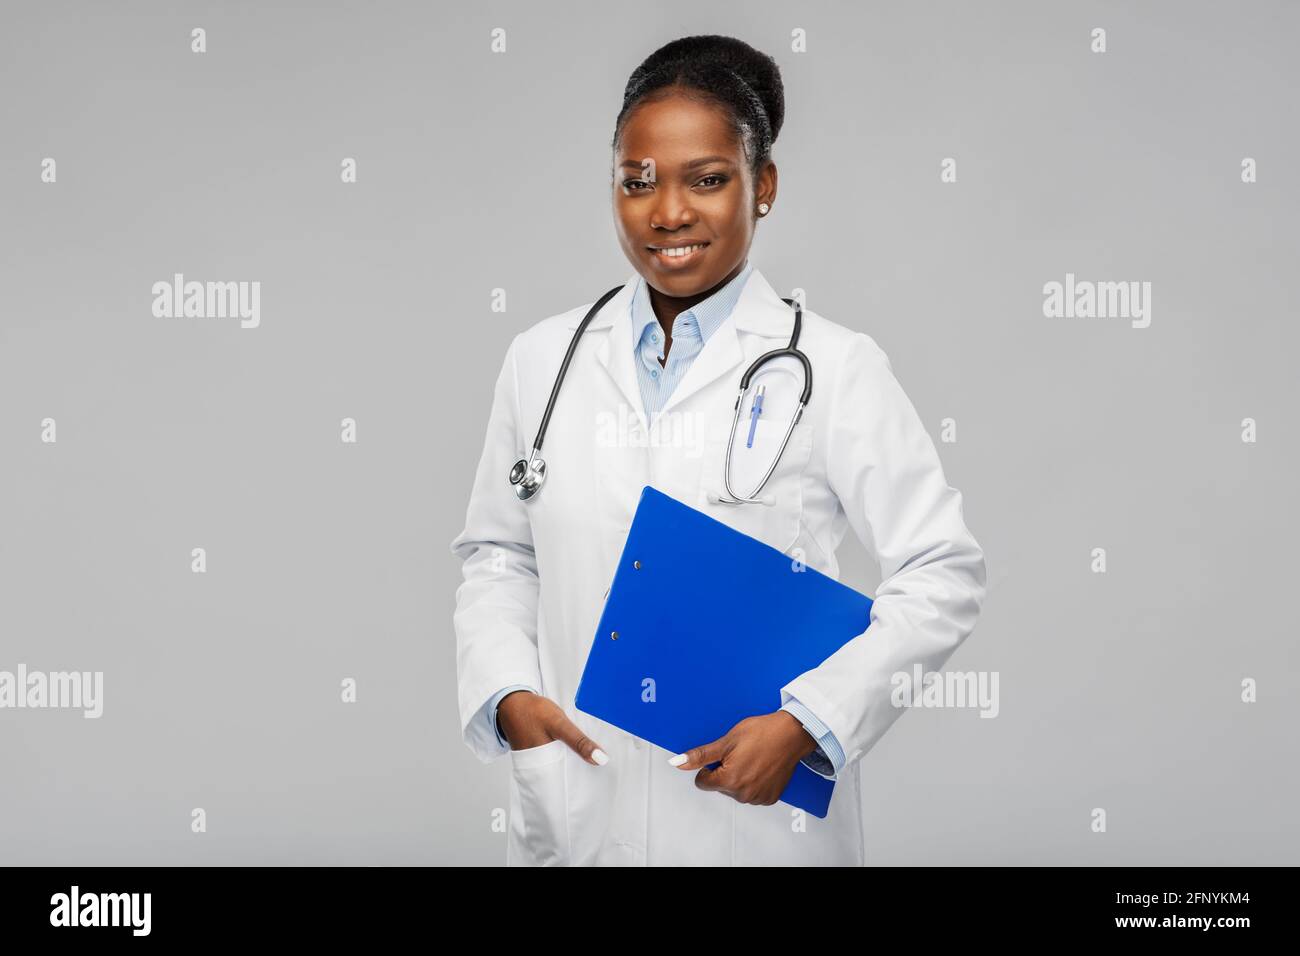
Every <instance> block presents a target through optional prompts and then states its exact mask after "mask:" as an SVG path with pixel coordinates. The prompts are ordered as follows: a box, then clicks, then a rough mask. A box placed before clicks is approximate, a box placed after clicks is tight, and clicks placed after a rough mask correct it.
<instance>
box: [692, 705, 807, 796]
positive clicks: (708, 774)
mask: <svg viewBox="0 0 1300 956" xmlns="http://www.w3.org/2000/svg"><path fill="white" fill-rule="evenodd" d="M816 749H817V741H816V740H814V739H813V736H812V734H810V733H808V731H806V730H804V727H803V724H801V723H799V719H798V718H797V717H795V716H794V714H792V713H790V712H789V711H788V710H778V711H776V712H775V713H771V714H763V715H762V716H759V717H746V718H745V719H744V720H742V721H741V722H740V723H738V724H736V726H734V727H732V728H731V730H729V731H728V732H727V734H726V736H724V737H721V738H719V739H718V740H715V741H713V742H712V743H708V744H705V745H704V746H702V747H692V748H691V749H690V750H688V751H686V752H685V754H678V755H677V756H676V757H673V758H672V760H670V761H669V763H673V761H681V762H680V763H676V764H674V766H676V767H677V768H678V769H679V770H697V769H698V770H699V771H700V772H699V773H697V774H696V775H695V786H697V787H699V788H700V789H701V790H716V791H717V792H719V793H725V794H726V795H727V796H729V797H731V798H732V799H733V800H737V801H739V802H740V803H752V804H758V805H760V806H767V805H769V804H773V803H776V801H777V799H778V798H779V797H780V796H781V791H783V790H784V789H785V785H786V784H787V783H789V782H790V777H791V776H792V775H793V774H794V768H795V767H796V766H797V765H798V763H799V761H800V760H802V759H803V758H804V757H806V756H808V754H810V753H812V752H813V751H814V750H816ZM683 757H685V758H686V759H685V760H682V758H683ZM719 760H720V761H722V765H721V766H720V767H717V768H715V769H713V770H709V769H708V767H707V765H708V764H711V763H716V762H717V761H719Z"/></svg>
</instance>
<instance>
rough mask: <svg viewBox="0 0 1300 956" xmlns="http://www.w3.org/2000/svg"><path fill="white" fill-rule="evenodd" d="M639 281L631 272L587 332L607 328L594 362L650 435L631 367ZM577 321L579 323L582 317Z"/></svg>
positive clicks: (634, 371) (638, 385) (643, 406)
mask: <svg viewBox="0 0 1300 956" xmlns="http://www.w3.org/2000/svg"><path fill="white" fill-rule="evenodd" d="M639 278H640V276H638V275H636V274H635V273H633V275H632V277H631V278H629V279H628V280H627V281H626V282H625V283H624V284H623V288H622V290H621V291H620V292H619V293H618V295H616V296H614V298H612V299H610V301H609V302H608V303H606V305H605V307H604V308H603V309H601V310H600V315H598V316H596V317H594V318H593V319H592V320H591V324H590V325H589V326H587V329H588V330H589V331H590V330H591V329H593V328H599V327H603V326H606V325H608V326H610V330H609V334H608V335H606V336H605V337H604V339H603V341H602V342H601V343H600V347H599V348H597V350H596V361H597V362H599V363H600V365H601V367H602V368H603V369H604V370H605V372H606V373H607V374H608V375H609V377H610V379H611V380H612V381H613V382H614V385H615V386H617V388H618V390H619V393H620V394H621V395H622V396H623V400H624V401H625V402H627V404H628V405H629V406H630V407H631V409H632V410H633V411H634V412H635V413H636V417H637V419H638V420H639V421H640V422H641V427H642V428H643V429H645V431H646V432H649V430H650V426H649V423H648V422H647V421H646V415H645V403H644V401H643V400H642V398H641V386H640V384H638V382H637V379H636V367H635V365H633V356H632V293H633V292H634V291H635V290H636V283H637V280H638V279H639ZM584 314H585V313H584ZM577 321H578V322H580V321H581V316H579V317H578V320H577ZM574 327H575V328H576V327H577V322H575V323H574Z"/></svg>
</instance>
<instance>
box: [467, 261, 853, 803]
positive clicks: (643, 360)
mask: <svg viewBox="0 0 1300 956" xmlns="http://www.w3.org/2000/svg"><path fill="white" fill-rule="evenodd" d="M753 268H754V267H753V266H752V265H750V264H749V262H746V263H745V265H744V268H742V269H741V270H740V273H739V274H738V275H737V276H736V277H735V278H734V279H732V280H731V281H730V282H728V283H727V284H726V285H724V286H723V287H722V288H721V289H719V290H718V291H717V292H715V293H713V295H711V296H709V297H708V298H707V299H705V300H704V301H703V302H699V303H696V304H695V305H694V306H692V307H691V308H689V309H687V310H686V311H685V312H681V313H679V314H678V315H677V317H676V318H674V319H673V338H672V341H673V345H672V349H671V350H670V351H669V353H668V361H667V363H666V364H665V365H660V364H659V359H661V358H663V355H664V331H663V328H662V327H661V326H660V325H659V320H658V318H656V316H655V312H654V307H653V306H652V305H651V304H650V291H649V288H648V286H647V285H646V281H645V279H643V278H638V279H637V284H636V290H635V291H634V292H633V293H632V308H631V313H632V343H633V349H634V358H635V360H636V375H637V381H638V383H639V384H640V386H641V400H642V402H643V403H644V404H645V413H646V420H647V421H653V419H654V417H655V416H656V415H657V414H658V413H659V412H660V411H661V410H662V409H663V407H664V405H665V404H666V403H667V402H668V399H669V397H670V396H671V395H672V393H673V389H675V388H676V387H677V384H678V383H679V382H680V381H681V380H682V378H683V377H684V376H685V375H686V371H687V369H689V368H690V367H691V363H692V362H694V361H695V357H696V356H697V355H699V354H700V352H701V351H702V350H703V348H704V346H705V345H706V344H708V341H709V338H710V337H711V336H712V335H713V333H714V332H716V331H717V330H718V328H719V327H720V326H721V325H722V323H723V322H725V321H726V320H727V319H728V318H729V317H730V315H731V313H732V311H733V310H734V309H735V307H736V302H737V301H739V299H740V293H741V292H742V291H744V288H745V283H746V282H747V281H748V279H749V275H750V273H751V272H752V271H753ZM665 597H666V598H667V599H668V600H670V601H671V600H672V594H671V592H670V593H668V594H666V595H665ZM517 690H529V691H533V692H534V693H536V692H537V691H536V689H535V688H532V687H528V686H526V685H524V684H512V685H511V686H509V687H504V688H502V689H501V690H499V691H497V692H496V694H494V695H493V696H492V699H491V700H489V701H488V702H487V703H486V704H485V705H484V706H483V711H484V712H485V713H484V717H483V719H485V720H491V721H492V730H493V732H494V733H495V734H496V737H497V740H498V741H500V743H501V746H503V747H507V748H508V747H509V746H510V745H509V742H508V741H506V739H505V737H504V736H503V735H502V733H501V728H500V727H499V726H498V725H497V721H496V716H497V705H498V704H499V703H501V700H502V698H504V697H505V696H506V695H507V694H509V693H512V692H514V691H517ZM781 709H782V710H785V711H789V712H790V713H791V714H792V715H794V717H795V719H796V720H798V721H799V723H801V724H802V725H803V727H804V729H805V730H807V731H808V733H809V734H810V735H812V738H813V739H814V740H816V741H817V749H816V750H814V751H813V752H812V753H810V754H808V756H806V757H804V758H803V762H804V763H805V764H806V765H807V766H808V767H810V768H811V769H812V770H814V771H816V772H817V773H819V774H821V775H822V776H824V777H833V776H835V775H836V774H838V773H839V772H840V770H841V769H842V768H843V766H844V761H845V757H844V748H843V747H842V746H840V742H839V741H838V740H836V739H835V735H834V734H833V733H831V731H830V728H828V727H827V726H826V725H825V724H824V723H822V721H821V720H819V719H818V718H817V715H816V714H814V713H813V712H812V711H810V710H809V709H808V708H807V707H805V706H804V705H803V704H802V703H800V702H799V701H798V700H796V699H795V698H793V697H791V698H790V699H789V700H788V701H786V702H785V704H784V705H783V706H782V707H781ZM700 743H702V744H704V743H708V741H706V740H702V741H700Z"/></svg>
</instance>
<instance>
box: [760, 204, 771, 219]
mask: <svg viewBox="0 0 1300 956" xmlns="http://www.w3.org/2000/svg"><path fill="white" fill-rule="evenodd" d="M771 208H772V207H771V206H769V205H768V204H767V203H765V202H761V203H759V204H758V214H759V215H760V216H766V215H767V213H768V210H769V209H771Z"/></svg>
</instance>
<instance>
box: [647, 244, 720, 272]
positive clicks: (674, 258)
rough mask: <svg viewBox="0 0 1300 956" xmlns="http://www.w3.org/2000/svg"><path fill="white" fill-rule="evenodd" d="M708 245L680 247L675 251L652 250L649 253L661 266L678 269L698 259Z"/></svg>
mask: <svg viewBox="0 0 1300 956" xmlns="http://www.w3.org/2000/svg"><path fill="white" fill-rule="evenodd" d="M708 245H709V244H708V243H707V242H698V243H696V244H695V245H693V246H681V247H678V248H676V249H652V250H651V252H653V253H654V254H655V258H656V259H658V260H659V261H660V262H661V263H662V264H663V265H666V266H668V267H669V268H672V269H680V268H683V267H684V266H686V265H688V264H689V263H691V262H694V261H695V260H696V259H698V258H699V257H700V256H701V255H702V254H703V252H704V250H705V249H706V248H708Z"/></svg>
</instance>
